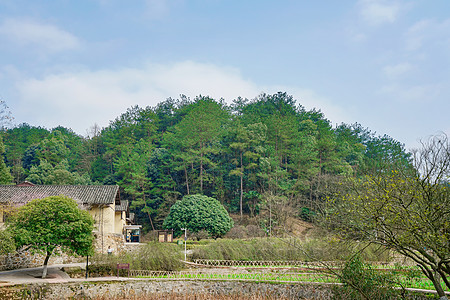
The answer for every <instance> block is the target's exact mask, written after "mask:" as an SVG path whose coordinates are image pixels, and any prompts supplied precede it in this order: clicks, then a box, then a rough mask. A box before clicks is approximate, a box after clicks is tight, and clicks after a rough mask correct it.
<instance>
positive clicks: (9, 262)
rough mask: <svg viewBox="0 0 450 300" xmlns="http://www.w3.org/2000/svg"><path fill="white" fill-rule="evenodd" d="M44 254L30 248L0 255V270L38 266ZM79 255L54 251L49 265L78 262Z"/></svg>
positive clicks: (42, 260)
mask: <svg viewBox="0 0 450 300" xmlns="http://www.w3.org/2000/svg"><path fill="white" fill-rule="evenodd" d="M44 258H45V256H44V255H41V254H37V253H33V252H32V251H30V250H27V251H19V252H14V253H10V254H7V255H0V271H4V270H15V269H20V268H33V267H40V266H42V265H43V264H44ZM79 260H80V258H79V257H74V256H70V255H67V254H65V253H60V252H59V251H55V253H54V254H52V256H50V260H49V262H48V264H49V265H54V264H65V263H73V262H79Z"/></svg>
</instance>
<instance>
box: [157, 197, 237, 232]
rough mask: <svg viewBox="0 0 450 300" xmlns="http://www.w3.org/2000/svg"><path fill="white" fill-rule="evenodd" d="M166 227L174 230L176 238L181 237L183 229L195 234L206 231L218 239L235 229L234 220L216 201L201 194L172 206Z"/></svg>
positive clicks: (184, 198)
mask: <svg viewBox="0 0 450 300" xmlns="http://www.w3.org/2000/svg"><path fill="white" fill-rule="evenodd" d="M164 227H165V228H167V229H173V230H174V234H175V236H180V235H181V234H182V230H181V229H182V228H186V229H187V230H189V231H190V232H193V233H196V232H199V231H200V230H205V231H206V232H208V233H209V234H210V235H211V236H212V237H214V238H217V237H221V236H223V235H225V234H226V233H227V232H228V231H229V230H230V229H231V227H233V220H232V219H231V218H230V216H229V215H228V212H227V211H226V210H225V208H224V207H223V205H222V204H220V202H219V201H217V200H216V199H214V198H211V197H207V196H204V195H199V194H196V195H186V196H184V197H183V199H181V200H179V201H177V202H175V204H174V205H172V207H171V208H170V213H169V215H168V216H167V218H166V219H165V220H164Z"/></svg>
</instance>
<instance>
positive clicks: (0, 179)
mask: <svg viewBox="0 0 450 300" xmlns="http://www.w3.org/2000/svg"><path fill="white" fill-rule="evenodd" d="M4 153H5V146H4V145H3V139H2V136H1V135H0V184H8V183H11V182H12V180H13V176H12V175H11V172H10V171H9V168H8V167H7V166H6V164H5V160H4V159H3V154H4Z"/></svg>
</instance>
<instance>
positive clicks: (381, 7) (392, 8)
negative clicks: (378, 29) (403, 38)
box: [358, 0, 400, 26]
mask: <svg viewBox="0 0 450 300" xmlns="http://www.w3.org/2000/svg"><path fill="white" fill-rule="evenodd" d="M358 5H359V8H360V15H361V17H362V18H363V19H364V21H366V22H367V23H369V24H370V25H373V26H378V25H381V24H384V23H394V22H395V21H396V19H397V17H398V14H399V12H400V4H399V3H398V2H395V1H394V2H393V1H384V0H360V1H359V2H358Z"/></svg>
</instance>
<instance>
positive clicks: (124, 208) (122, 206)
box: [115, 200, 128, 211]
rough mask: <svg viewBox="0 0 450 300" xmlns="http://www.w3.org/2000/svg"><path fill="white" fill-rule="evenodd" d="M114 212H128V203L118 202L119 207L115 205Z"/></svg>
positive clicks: (124, 201)
mask: <svg viewBox="0 0 450 300" xmlns="http://www.w3.org/2000/svg"><path fill="white" fill-rule="evenodd" d="M115 210H116V211H127V210H128V201H127V200H120V205H116V207H115Z"/></svg>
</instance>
